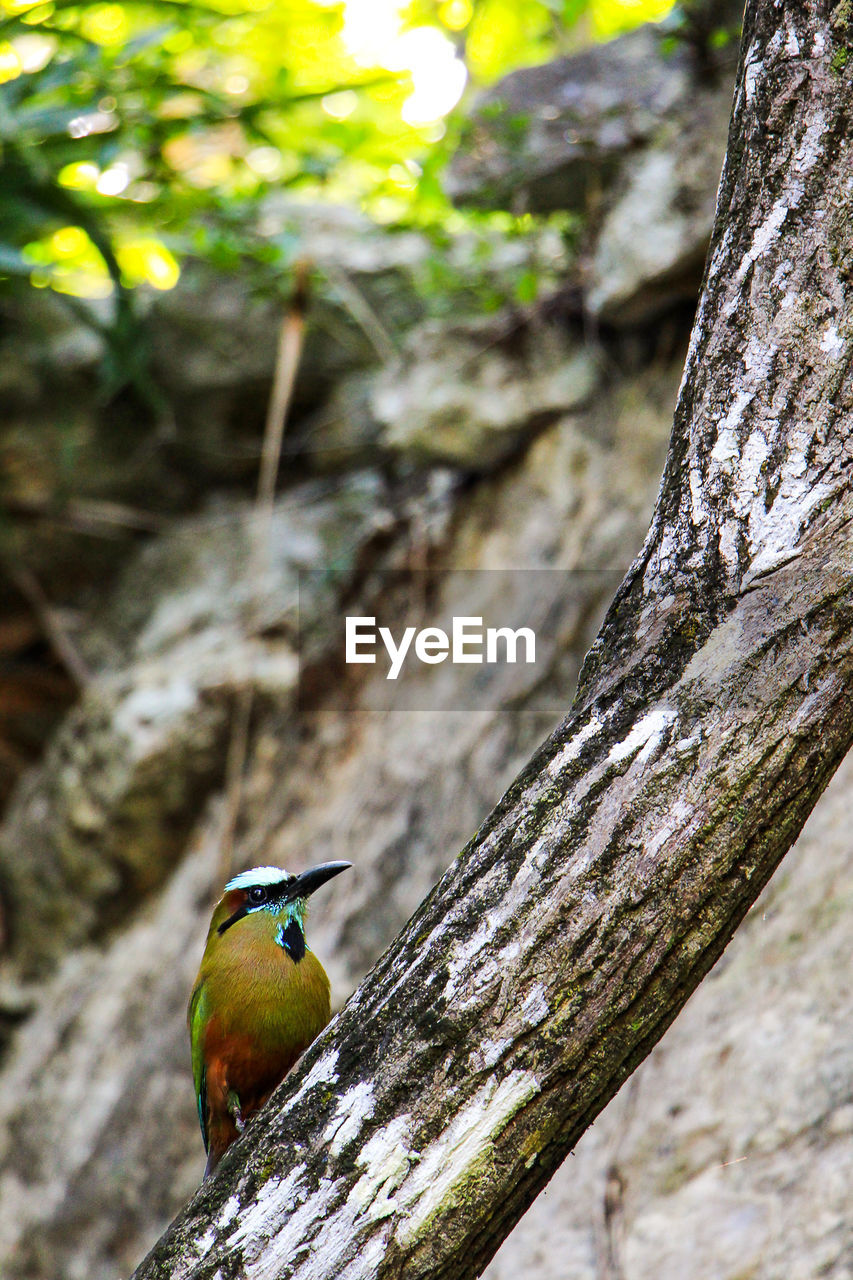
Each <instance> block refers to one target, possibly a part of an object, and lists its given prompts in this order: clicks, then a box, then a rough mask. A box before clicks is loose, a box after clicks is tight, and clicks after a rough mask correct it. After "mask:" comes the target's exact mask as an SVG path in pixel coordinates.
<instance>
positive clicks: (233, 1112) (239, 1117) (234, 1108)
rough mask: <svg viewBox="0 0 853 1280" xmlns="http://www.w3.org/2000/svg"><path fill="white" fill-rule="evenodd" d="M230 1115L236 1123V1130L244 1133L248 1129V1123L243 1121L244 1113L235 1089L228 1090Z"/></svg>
mask: <svg viewBox="0 0 853 1280" xmlns="http://www.w3.org/2000/svg"><path fill="white" fill-rule="evenodd" d="M228 1114H229V1116H230V1117H231V1119H232V1120H233V1121H234V1128H235V1129H236V1130H237V1132H238V1133H242V1132H243V1130H244V1129H245V1128H246V1121H245V1120H244V1119H243V1112H242V1110H241V1107H240V1099H239V1098H238V1096H237V1094H236V1093H235V1092H234V1090H233V1089H229V1090H228Z"/></svg>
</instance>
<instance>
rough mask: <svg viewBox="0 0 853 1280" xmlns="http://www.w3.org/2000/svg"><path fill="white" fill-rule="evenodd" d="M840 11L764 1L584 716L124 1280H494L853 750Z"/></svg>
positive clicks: (746, 53) (753, 18)
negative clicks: (570, 1157) (690, 329)
mask: <svg viewBox="0 0 853 1280" xmlns="http://www.w3.org/2000/svg"><path fill="white" fill-rule="evenodd" d="M828 10H829V6H828V5H827V4H825V3H817V2H816V0H809V2H808V3H803V2H802V0H797V3H794V0H783V3H779V4H774V5H770V4H768V3H763V4H762V3H759V2H758V0H752V2H751V3H750V4H748V6H747V12H746V18H745V34H744V43H743V52H742V55H741V65H740V70H739V76H738V86H737V90H736V95H735V103H734V114H733V121H732V128H731V133H730V140H729V150H728V157H727V161H726V166H725V169H724V173H723V178H722V183H721V188H720V198H719V203H718V213H717V220H716V227H715V232H714V237H713V241H712V251H711V255H710V258H709V263H708V268H707V272H706V279H705V285H704V289H703V295H702V300H701V303H700V308H699V312H698V314H697V318H696V324H695V329H694V333H693V339H692V342H691V347H690V352H689V356H688V360H687V366H686V370H685V376H684V381H683V384H682V390H681V394H680V397H679V402H678V406H677V409H676V413H675V424H674V430H673V437H672V444H671V449H670V455H669V459H668V462H667V466H666V470H665V474H664V478H663V482H662V487H661V492H660V496H659V500H658V505H657V509H656V513H655V517H654V520H653V523H652V527H651V529H650V531H649V535H648V538H647V540H646V544H645V546H644V548H643V551H642V553H641V555H640V557H639V558H638V560H637V562H636V563H635V565H634V566H633V568H632V569H631V571H630V573H629V574H628V576H627V578H626V580H625V582H624V583H623V585H622V587H621V589H620V591H619V593H618V595H617V597H616V600H615V601H614V603H613V606H612V607H611V610H610V612H609V614H608V617H607V619H606V620H605V623H604V626H603V627H602V630H601V633H600V635H599V638H598V640H597V641H596V643H595V645H594V647H593V649H592V651H591V653H590V655H589V657H588V659H587V662H586V664H585V667H584V671H583V673H582V678H581V684H580V690H579V693H578V697H577V699H576V701H575V704H574V706H573V708H572V710H571V712H570V714H569V715H568V717H567V718H566V720H565V722H564V723H563V724H562V725H561V726H560V728H559V729H558V730H557V731H556V733H555V734H554V735H553V736H552V737H551V738H550V739H549V740H548V741H547V742H546V743H545V744H544V745H543V746H542V747H541V748H540V750H539V751H538V753H537V754H536V756H535V757H534V759H533V760H532V761H531V762H530V764H529V765H528V767H527V768H526V769H525V770H524V772H523V773H522V775H521V776H520V777H519V778H518V779H517V781H516V782H515V783H514V785H513V786H512V787H511V788H510V790H509V791H508V793H507V794H506V796H504V798H503V799H502V800H501V802H500V804H499V805H498V806H497V808H496V809H495V811H494V812H493V813H492V815H491V816H490V817H489V818H488V819H487V820H486V822H485V823H484V824H483V826H482V828H481V829H480V831H479V832H478V833H477V835H476V836H475V837H474V838H473V840H472V841H471V842H470V843H469V845H468V846H467V848H466V849H465V850H464V851H463V853H462V855H461V856H460V857H459V858H458V859H457V860H456V861H455V862H454V863H453V864H452V866H451V867H450V868H449V869H448V871H447V872H446V873H445V875H444V876H443V878H442V879H441V881H440V883H439V884H438V885H437V886H436V888H435V889H434V890H433V892H432V893H431V894H430V895H429V897H428V898H427V899H426V901H425V902H424V903H423V904H422V905H421V907H420V908H419V910H418V911H417V912H416V914H415V916H414V917H413V919H412V920H411V921H410V923H409V924H408V925H407V927H406V928H405V929H404V930H403V932H402V934H401V935H400V937H399V938H398V939H397V940H396V942H395V943H394V944H393V945H392V946H391V947H390V948H389V950H388V951H387V952H386V953H385V955H384V956H383V957H382V958H381V959H380V961H379V962H378V964H377V965H376V967H375V968H374V969H373V971H372V972H371V973H370V974H369V975H368V977H367V978H366V979H365V981H364V982H363V984H362V986H361V987H360V988H359V990H358V991H357V992H356V994H355V995H354V996H353V998H352V999H351V1000H350V1002H349V1004H348V1005H347V1007H346V1008H345V1009H344V1010H343V1012H342V1013H341V1014H340V1015H339V1017H338V1018H336V1019H335V1021H334V1023H333V1024H332V1025H331V1026H330V1027H329V1029H328V1030H327V1031H326V1032H325V1033H324V1035H323V1036H322V1037H321V1038H320V1039H319V1041H318V1042H316V1044H315V1045H314V1046H312V1048H311V1049H310V1050H309V1052H308V1053H307V1054H306V1055H305V1058H304V1060H303V1062H302V1063H301V1065H300V1068H299V1069H298V1070H297V1071H296V1072H294V1074H293V1075H292V1076H291V1077H290V1078H289V1079H288V1080H287V1081H286V1082H285V1084H284V1085H282V1086H281V1088H280V1089H279V1091H278V1092H277V1094H276V1096H275V1098H274V1100H273V1102H272V1103H271V1105H270V1106H268V1107H267V1108H265V1109H264V1111H263V1112H261V1113H260V1115H259V1116H258V1118H257V1119H256V1121H255V1122H254V1123H253V1125H252V1126H251V1128H250V1131H249V1132H248V1133H247V1134H246V1136H245V1138H244V1139H242V1140H241V1141H240V1142H239V1143H238V1144H236V1145H235V1147H234V1148H232V1149H231V1150H230V1151H229V1153H228V1155H227V1156H226V1158H225V1159H224V1161H223V1163H222V1165H221V1167H220V1171H219V1173H218V1174H217V1176H216V1177H215V1178H214V1179H211V1180H210V1181H209V1182H208V1183H206V1184H205V1185H204V1187H203V1188H202V1189H201V1190H200V1191H199V1193H198V1194H197V1195H196V1197H195V1199H194V1200H193V1201H192V1203H191V1204H190V1205H189V1206H188V1208H187V1209H186V1210H185V1211H184V1212H183V1213H182V1214H181V1215H180V1217H179V1218H178V1219H177V1221H176V1222H175V1223H174V1224H173V1226H172V1227H171V1228H170V1229H169V1231H168V1232H167V1234H166V1235H165V1236H164V1237H163V1239H162V1240H161V1241H160V1243H159V1244H158V1245H157V1246H156V1247H155V1249H154V1250H153V1251H152V1253H151V1254H150V1255H149V1257H148V1258H147V1259H146V1261H145V1262H144V1263H143V1264H142V1265H141V1266H140V1267H139V1269H138V1270H137V1272H136V1280H150V1278H152V1277H158V1278H160V1277H165V1276H170V1277H175V1278H177V1277H192V1278H193V1280H202V1278H203V1277H204V1278H207V1277H209V1278H211V1280H212V1278H213V1277H232V1276H237V1275H239V1276H241V1277H248V1278H249V1280H252V1278H254V1277H276V1278H277V1280H284V1277H300V1280H308V1277H312V1278H315V1280H316V1278H319V1277H329V1278H330V1280H331V1277H336V1278H340V1280H343V1278H344V1277H346V1280H357V1278H359V1277H365V1278H367V1277H385V1276H403V1275H405V1277H406V1280H416V1278H417V1277H427V1276H429V1277H430V1278H431V1280H443V1278H445V1277H447V1278H449V1277H453V1278H454V1280H463V1278H465V1277H469V1276H474V1275H477V1274H478V1273H479V1271H480V1270H481V1269H482V1267H483V1266H484V1264H485V1262H486V1261H487V1260H488V1259H489V1258H490V1257H491V1255H492V1254H493V1253H494V1251H495V1249H496V1248H497V1247H498V1245H499V1244H500V1242H501V1241H502V1240H503V1238H504V1237H505V1236H506V1235H507V1233H508V1232H509V1231H510V1230H511V1228H512V1227H513V1225H514V1224H515V1223H516V1222H517V1220H518V1219H519V1217H520V1216H521V1214H522V1213H523V1212H524V1210H525V1208H526V1207H527V1206H528V1205H529V1204H530V1202H531V1201H532V1199H533V1198H534V1197H535V1195H536V1194H537V1193H538V1192H539V1191H540V1190H541V1189H542V1187H543V1186H544V1185H545V1183H546V1182H547V1180H548V1178H549V1177H550V1176H551V1174H552V1173H553V1172H554V1170H555V1168H556V1167H557V1166H558V1165H559V1163H560V1162H561V1161H562V1160H563V1158H564V1157H565V1155H566V1154H567V1152H568V1151H569V1150H570V1149H571V1147H572V1146H573V1145H574V1143H575V1142H576V1141H577V1139H578V1138H579V1137H580V1135H581V1133H583V1131H584V1129H586V1128H587V1126H588V1125H589V1124H590V1123H591V1122H592V1120H593V1119H594V1118H595V1116H596V1115H597V1114H598V1112H599V1111H600V1110H601V1109H602V1107H603V1106H604V1105H605V1104H606V1102H607V1101H608V1100H609V1099H610V1098H611V1097H612V1096H613V1094H614V1093H615V1092H616V1090H617V1089H618V1088H619V1086H620V1085H621V1083H622V1082H623V1081H624V1080H625V1079H626V1077H627V1076H628V1075H629V1074H630V1073H631V1071H632V1070H633V1069H634V1068H635V1067H636V1066H637V1064H638V1063H639V1062H640V1061H641V1060H642V1059H643V1058H644V1057H645V1055H646V1054H647V1053H648V1052H649V1050H650V1049H651V1048H652V1046H653V1045H654V1044H655V1043H656V1042H657V1041H658V1040H659V1039H660V1037H661V1036H662V1034H663V1032H664V1031H665V1030H666V1028H667V1026H668V1025H669V1024H670V1022H671V1021H672V1019H673V1018H674V1017H675V1016H676V1014H677V1013H678V1011H679V1009H680V1008H681V1007H682V1005H683V1004H684V1002H685V1000H686V999H687V997H688V996H689V995H690V993H691V992H692V991H693V990H694V989H695V987H696V986H697V984H698V983H699V982H700V981H701V979H702V977H703V976H704V975H705V974H706V973H707V972H708V970H709V969H710V968H711V966H712V965H713V963H714V962H715V960H716V959H717V958H718V956H719V955H720V954H721V952H722V950H723V949H724V947H725V946H726V944H727V942H728V941H729V939H730V938H731V936H732V934H733V932H734V930H735V929H736V928H737V925H738V924H739V922H740V920H741V919H742V918H743V916H744V914H745V912H746V911H747V910H748V908H749V906H750V905H751V903H752V902H753V901H754V900H755V898H756V897H757V896H758V893H759V892H760V890H761V888H762V886H763V885H764V884H765V883H766V881H767V879H768V878H769V876H770V875H771V874H772V872H773V870H774V868H775V867H776V865H777V864H778V862H779V860H780V858H781V857H782V856H783V855H784V853H785V852H786V851H787V849H788V848H789V847H790V845H791V844H792V842H793V840H794V839H795V837H796V835H797V833H798V832H799V830H800V828H801V826H802V824H803V822H804V820H805V818H806V816H807V814H808V813H809V811H810V809H811V808H812V806H813V805H814V803H815V801H816V800H817V798H818V796H819V795H820V793H821V791H822V790H823V788H824V786H825V785H826V783H827V781H828V779H829V778H830V776H831V774H832V772H833V770H834V769H835V767H836V765H837V764H838V762H839V761H840V760H841V758H842V757H843V755H844V754H845V752H846V751H847V749H848V747H849V746H850V743H851V739H853V703H851V699H850V697H849V686H850V677H851V674H853V638H851V629H853V584H852V583H851V563H853V561H851V529H853V523H851V522H853V500H851V495H850V487H849V475H848V473H849V465H850V462H851V426H850V421H851V419H850V407H851V380H850V359H851V352H853V343H852V342H851V335H850V331H849V322H848V320H847V319H846V317H848V316H849V315H850V313H851V297H850V283H849V278H848V274H847V271H846V268H844V269H839V268H837V267H836V265H834V264H845V263H847V262H849V261H850V260H851V255H853V219H851V217H850V204H851V195H850V191H849V190H848V185H847V184H848V175H849V173H850V172H851V154H850V153H851V142H850V139H851V136H852V135H851V130H850V128H849V120H848V112H849V106H848V104H849V95H848V94H845V93H844V92H843V91H842V87H841V86H840V83H839V80H838V77H837V75H836V74H835V72H834V71H833V57H834V55H835V54H836V52H837V49H838V41H839V39H840V38H841V37H840V36H839V35H838V32H837V31H836V30H835V28H833V26H832V21H831V18H830V15H829V12H828ZM844 38H846V36H845V37H844ZM353 856H354V857H356V858H357V856H358V852H357V850H354V851H353Z"/></svg>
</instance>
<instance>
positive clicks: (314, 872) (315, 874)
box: [285, 862, 352, 902]
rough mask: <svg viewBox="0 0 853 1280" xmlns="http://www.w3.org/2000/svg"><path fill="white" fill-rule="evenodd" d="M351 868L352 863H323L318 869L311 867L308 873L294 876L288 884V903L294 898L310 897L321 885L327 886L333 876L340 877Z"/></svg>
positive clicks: (286, 895) (304, 872)
mask: <svg viewBox="0 0 853 1280" xmlns="http://www.w3.org/2000/svg"><path fill="white" fill-rule="evenodd" d="M351 866H352V863H351V862H321V863H320V865H319V866H318V867H309V868H308V870H307V871H303V872H301V873H300V875H298V876H294V877H293V879H292V880H291V881H289V882H288V885H287V890H286V893H285V899H286V901H287V902H292V901H293V899H294V898H307V897H309V896H310V895H311V894H312V893H313V892H314V890H315V889H319V888H320V885H321V884H325V883H326V881H327V880H331V878H332V876H336V875H339V874H340V872H341V871H346V869H347V867H351Z"/></svg>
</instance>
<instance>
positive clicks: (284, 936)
mask: <svg viewBox="0 0 853 1280" xmlns="http://www.w3.org/2000/svg"><path fill="white" fill-rule="evenodd" d="M275 940H276V942H277V943H278V945H279V946H280V947H281V948H282V949H283V950H284V951H286V952H287V954H288V955H289V956H290V958H291V960H295V961H296V963H297V964H298V963H299V961H300V960H301V959H302V957H303V956H304V955H305V934H304V933H303V932H302V930H301V929H300V928H299V925H298V924H297V923H296V921H295V920H290V921H289V922H288V925H287V928H284V929H283V928H282V926H281V925H279V926H278V933H277V934H276V939H275Z"/></svg>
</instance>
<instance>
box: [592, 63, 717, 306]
mask: <svg viewBox="0 0 853 1280" xmlns="http://www.w3.org/2000/svg"><path fill="white" fill-rule="evenodd" d="M728 121H729V100H728V95H727V94H726V93H722V92H718V91H713V92H708V91H706V90H702V89H701V88H697V90H696V93H695V94H694V97H693V103H692V113H691V115H689V116H682V117H680V118H679V120H678V121H677V122H676V123H671V124H668V125H666V126H664V127H663V128H662V129H661V131H660V133H659V134H658V135H657V136H656V138H655V141H654V146H650V147H649V148H647V149H646V150H643V151H641V152H640V153H639V155H638V156H636V157H635V158H632V159H631V160H629V161H628V162H627V163H626V165H625V167H624V169H623V171H622V173H621V175H620V178H619V180H618V182H617V184H616V187H615V188H614V191H613V193H612V196H611V202H610V203H609V206H608V208H607V211H606V212H605V213H604V216H603V220H602V223H601V226H600V228H599V229H598V231H597V233H596V235H595V237H594V241H593V246H592V248H591V250H590V261H589V266H588V270H587V274H586V288H587V293H586V304H587V308H588V310H589V311H590V312H591V314H592V315H595V316H597V317H598V318H599V319H600V320H602V321H605V322H607V323H609V324H615V325H637V324H640V323H642V322H643V321H644V320H647V319H649V318H650V317H652V316H654V315H655V313H656V312H658V311H662V310H664V309H665V308H666V307H668V306H671V305H672V303H674V302H678V301H691V300H692V299H694V298H695V297H696V295H697V292H698V288H699V284H700V281H701V277H702V268H703V265H704V262H705V255H706V253H707V249H708V242H709V240H710V237H711V225H712V222H713V218H714V207H715V200H716V194H717V186H718V183H719V179H720V168H721V165H722V158H723V155H724V153H725V146H726V134H727V131H728Z"/></svg>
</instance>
